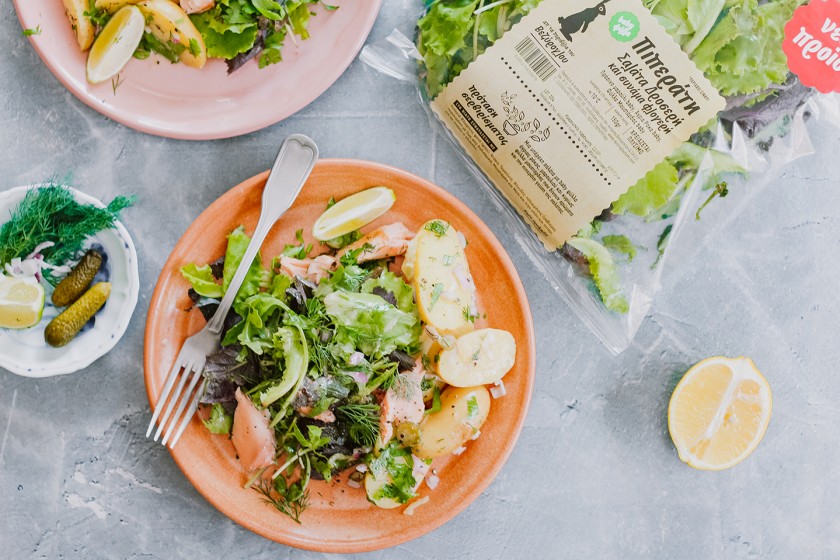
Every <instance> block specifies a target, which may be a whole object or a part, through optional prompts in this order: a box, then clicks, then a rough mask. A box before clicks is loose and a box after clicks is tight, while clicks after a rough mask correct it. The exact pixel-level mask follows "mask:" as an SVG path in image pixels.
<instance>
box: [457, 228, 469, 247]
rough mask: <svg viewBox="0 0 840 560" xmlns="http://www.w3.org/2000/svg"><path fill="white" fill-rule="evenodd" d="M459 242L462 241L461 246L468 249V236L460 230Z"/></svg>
mask: <svg viewBox="0 0 840 560" xmlns="http://www.w3.org/2000/svg"><path fill="white" fill-rule="evenodd" d="M458 243H460V244H461V248H462V249H466V247H467V238H466V237H464V234H463V233H461V232H460V231H459V232H458Z"/></svg>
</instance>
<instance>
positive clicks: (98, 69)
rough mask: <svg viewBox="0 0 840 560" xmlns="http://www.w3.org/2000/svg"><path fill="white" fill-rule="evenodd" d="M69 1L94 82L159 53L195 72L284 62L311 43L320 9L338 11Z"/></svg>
mask: <svg viewBox="0 0 840 560" xmlns="http://www.w3.org/2000/svg"><path fill="white" fill-rule="evenodd" d="M63 1H64V10H65V13H66V14H67V18H68V20H69V23H70V25H71V27H72V29H73V32H74V34H75V36H76V40H77V42H78V45H79V48H80V49H81V50H82V51H89V53H88V59H87V79H88V81H89V82H91V83H94V84H96V83H100V82H104V81H106V80H109V79H111V78H113V77H114V76H115V75H116V74H118V73H119V72H120V70H122V68H123V67H124V66H125V65H126V64H127V63H128V61H129V60H131V58H132V57H134V58H138V59H145V58H148V57H149V56H150V55H151V53H157V54H158V55H160V56H162V57H164V58H166V59H168V60H169V61H170V62H172V63H178V62H181V63H183V64H186V65H187V66H191V67H194V68H203V67H204V65H205V64H206V62H207V59H208V58H220V59H223V60H224V61H225V62H226V63H227V67H228V73H229V74H230V73H232V72H234V71H236V70H237V69H239V68H241V67H242V66H244V65H245V64H246V63H248V62H249V61H250V60H252V59H253V60H256V63H257V64H258V65H259V67H260V68H263V67H265V66H268V65H270V64H276V63H278V62H280V61H281V60H282V50H283V48H284V46H285V45H287V44H288V43H292V44H293V45H297V44H298V42H299V41H302V40H304V39H307V38H309V31H308V24H309V20H310V18H311V17H313V16H315V15H316V14H317V13H318V12H317V11H313V8H316V7H317V6H321V7H322V8H323V9H324V10H327V11H332V10H336V9H338V7H337V6H334V5H331V4H328V3H326V2H324V0H277V1H275V0H180V2H178V1H175V0H63Z"/></svg>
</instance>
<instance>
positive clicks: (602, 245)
mask: <svg viewBox="0 0 840 560" xmlns="http://www.w3.org/2000/svg"><path fill="white" fill-rule="evenodd" d="M546 1H548V0H546ZM606 1H609V0H606ZM539 3H540V2H539V0H433V1H431V2H429V1H427V5H426V11H425V13H424V14H423V15H422V16H421V17H420V18H419V20H418V22H417V27H416V29H415V31H414V40H410V39H409V38H407V37H406V36H405V34H403V33H400V32H399V31H394V32H393V33H392V34H391V35H390V36H389V37H388V38H387V40H385V41H382V42H380V43H378V44H373V45H369V46H368V47H366V48H365V50H364V51H363V53H362V59H363V60H364V61H365V62H366V63H367V64H369V65H370V66H372V67H374V68H376V69H377V70H379V71H381V72H382V73H385V74H387V75H390V76H392V77H395V78H398V79H402V80H406V81H409V82H412V83H414V84H416V85H417V87H418V91H419V93H420V98H421V101H422V102H423V106H424V107H426V108H427V109H428V110H429V115H430V118H431V121H432V123H433V126H435V127H436V128H437V129H438V131H439V132H440V133H441V134H443V135H444V136H447V137H448V138H450V140H451V141H452V142H453V143H454V144H455V146H456V149H457V150H458V151H459V152H460V153H461V155H462V156H463V157H464V159H465V160H466V162H467V164H468V166H469V167H470V168H471V170H472V171H473V172H474V174H475V175H476V177H478V178H479V180H480V183H481V184H482V185H484V187H485V190H486V191H487V192H488V193H489V194H490V195H491V198H492V199H493V201H494V203H495V204H496V206H497V207H498V209H499V210H500V212H501V215H502V216H503V217H504V222H505V223H506V226H507V227H508V228H509V229H510V231H511V232H512V234H513V236H514V237H515V238H516V239H517V241H518V243H519V244H520V246H521V247H522V249H523V250H524V251H525V253H526V254H527V255H528V256H529V258H530V259H531V261H532V262H533V264H534V265H535V266H536V267H537V268H538V269H539V270H541V271H542V273H543V274H544V275H545V277H546V279H547V280H548V281H549V282H550V283H551V284H552V286H553V287H554V288H555V289H556V290H557V291H558V292H559V293H561V294H562V295H563V296H564V298H565V300H566V301H567V302H568V304H569V305H570V306H571V307H572V308H573V310H574V311H575V312H576V313H577V314H578V315H579V316H580V317H581V318H582V319H583V320H584V321H585V323H586V324H587V325H588V326H589V327H590V328H591V329H592V330H593V331H594V332H595V333H596V334H597V335H598V336H599V337H600V338H601V340H602V341H603V342H604V343H605V344H606V345H607V347H608V348H609V349H610V350H611V351H612V352H614V353H618V352H621V351H622V350H624V349H625V348H626V347H627V346H628V345H629V344H630V342H631V341H632V339H633V337H634V335H635V333H636V331H637V330H638V328H639V326H640V325H641V323H642V321H643V319H644V318H645V316H646V315H647V313H648V310H649V309H650V306H651V304H652V301H653V298H654V295H655V293H656V291H657V289H658V287H659V283H660V277H661V274H662V271H663V268H664V266H665V264H666V262H667V260H668V256H669V254H670V253H671V251H670V250H669V247H671V248H673V247H674V246H675V239H676V238H677V236H678V234H679V235H680V236H681V235H683V233H682V232H683V230H686V229H688V230H694V231H695V232H696V231H698V230H702V229H704V228H708V225H709V224H714V220H710V219H708V218H707V216H708V215H710V214H713V215H715V216H716V218H715V219H718V218H717V217H718V216H721V215H723V216H725V215H727V214H731V213H732V212H734V211H736V210H737V207H739V205H737V204H732V205H730V204H729V201H730V200H731V199H733V198H738V195H739V194H741V192H749V193H750V195H751V196H755V195H756V193H757V192H759V189H760V188H763V186H764V185H766V184H767V183H768V182H769V180H770V179H771V178H773V177H774V176H776V175H777V174H778V173H779V171H780V169H781V168H782V167H784V166H785V165H786V164H788V163H790V162H791V161H793V160H795V159H797V158H799V157H801V156H803V155H806V154H808V153H811V152H812V151H813V148H812V145H811V142H810V140H809V136H808V133H809V129H811V128H812V126H813V123H815V122H816V121H817V120H818V119H820V118H825V117H826V116H828V117H831V118H832V119H833V120H834V122H835V124H836V117H837V101H836V98H835V96H834V95H833V94H832V95H824V94H820V93H818V92H816V91H815V90H812V89H810V88H807V87H805V86H803V85H802V84H801V83H800V82H799V80H798V79H797V78H796V76H794V75H793V74H791V73H790V72H789V70H788V66H787V59H786V56H785V54H784V52H783V51H782V41H783V39H784V27H785V24H786V23H787V22H788V21H789V20H790V19H791V17H792V14H793V12H794V10H796V9H797V8H798V7H799V6H800V5H802V4H805V3H806V2H805V1H804V0H767V1H758V0H643V1H642V4H643V6H644V8H646V9H648V10H649V11H650V12H651V13H652V14H653V15H654V16H655V18H656V20H657V21H658V22H659V23H660V24H661V25H662V26H663V27H664V29H665V30H666V31H667V33H668V34H669V35H670V36H671V37H672V38H673V39H674V40H675V41H676V42H677V43H678V44H679V46H680V47H681V49H682V50H683V52H685V53H686V54H688V55H689V58H690V59H691V60H692V61H693V62H694V63H695V64H696V66H697V67H698V68H699V70H700V71H702V72H703V74H704V75H705V76H706V78H708V80H709V81H710V82H711V85H712V86H713V87H714V88H716V89H717V90H718V91H719V92H720V94H721V95H722V96H723V97H724V98H725V101H726V108H725V109H724V110H723V111H722V112H720V113H718V116H717V118H716V119H714V120H713V121H712V122H709V124H708V125H706V126H705V127H703V128H701V129H700V130H699V131H698V132H697V133H695V134H693V135H692V136H691V137H690V139H689V140H688V141H687V142H685V143H683V144H682V145H681V146H680V147H679V148H678V149H677V150H676V151H675V152H674V153H673V154H672V155H671V156H669V157H668V158H667V159H665V161H662V162H661V163H659V164H658V165H656V167H655V168H653V169H652V170H650V171H649V172H648V173H647V175H645V176H644V177H643V178H642V179H641V180H639V181H638V182H637V183H636V184H635V185H634V186H632V187H630V189H629V190H628V191H627V192H626V193H625V194H623V195H621V197H619V198H618V199H617V200H615V201H614V202H613V203H612V204H611V205H610V206H609V207H608V208H606V209H605V210H604V211H603V212H602V213H601V214H600V215H598V216H597V217H594V219H593V220H592V222H591V223H590V224H589V225H588V226H586V227H584V228H582V229H581V230H580V231H579V232H578V233H577V235H575V236H574V237H572V238H570V239H568V241H567V242H566V243H565V244H563V245H562V246H561V247H558V248H556V249H554V250H549V249H548V248H546V246H545V245H544V243H542V242H541V241H540V240H539V239H538V237H537V235H535V234H534V232H533V231H532V229H531V227H529V225H528V224H527V223H526V222H525V221H523V219H522V218H521V217H520V215H519V214H518V213H517V211H516V210H515V209H514V207H513V206H512V205H511V204H510V203H509V202H508V200H506V198H505V196H504V195H503V194H502V193H501V192H500V191H499V190H498V189H496V188H495V187H494V185H493V182H492V181H491V180H490V179H489V178H488V176H487V175H486V174H485V173H483V172H482V171H481V169H479V167H478V165H476V163H475V162H474V161H473V160H472V159H471V158H470V156H469V155H468V154H467V153H466V151H464V150H463V149H462V148H461V146H460V145H459V144H458V142H457V140H455V138H454V136H453V135H452V134H451V133H450V132H449V130H448V129H447V128H446V127H445V126H444V125H443V124H442V123H441V122H440V120H439V119H438V118H437V116H436V115H434V114H433V112H432V111H431V109H430V108H429V103H430V102H431V100H432V99H434V98H435V97H436V96H437V95H438V94H440V92H441V91H442V90H443V89H444V88H445V87H446V86H447V84H449V83H450V82H451V81H452V80H453V79H454V78H455V77H456V76H457V75H459V74H460V73H461V72H462V71H463V70H465V69H466V68H467V67H468V66H469V65H470V64H471V63H472V62H473V61H474V60H475V59H476V58H477V57H479V56H481V55H482V53H483V52H484V51H485V49H487V48H488V47H489V46H491V45H492V44H494V42H495V41H496V40H498V39H499V38H501V37H502V36H503V35H504V34H505V33H506V32H508V31H509V30H510V29H511V28H512V27H513V26H514V25H516V24H517V22H518V21H519V20H520V19H521V18H522V17H523V16H524V15H526V14H528V13H529V12H530V11H531V10H533V9H534V8H536V6H537V5H538V4H539ZM569 4H573V7H574V9H579V8H580V7H581V6H578V5H577V3H569ZM604 4H605V2H602V3H601V4H598V5H597V6H595V7H593V8H590V9H589V10H588V11H587V10H584V11H583V12H581V14H585V13H587V12H588V13H589V16H590V17H589V19H590V21H591V19H592V17H597V15H598V14H597V13H596V12H597V10H601V13H604V10H603V5H604ZM587 5H588V4H587ZM592 10H595V11H596V12H593V11H592ZM561 23H562V22H561ZM585 29H586V27H585V24H584V27H583V30H584V31H585ZM567 38H568V37H567ZM503 109H504V110H505V111H506V112H507V113H508V115H507V116H508V121H511V120H512V121H514V123H516V118H513V119H511V116H512V115H511V113H510V112H509V109H510V107H508V105H507V104H505V107H504V108H503ZM514 110H515V109H514ZM513 117H516V115H513ZM520 118H521V115H520ZM829 120H831V119H829ZM519 126H523V127H525V126H529V122H528V121H519ZM538 128H539V123H538V122H537V123H534V126H533V130H534V131H536V129H538ZM730 193H732V196H728V195H730ZM698 220H699V221H698ZM693 235H696V233H693ZM686 237H690V236H686ZM680 246H682V244H680Z"/></svg>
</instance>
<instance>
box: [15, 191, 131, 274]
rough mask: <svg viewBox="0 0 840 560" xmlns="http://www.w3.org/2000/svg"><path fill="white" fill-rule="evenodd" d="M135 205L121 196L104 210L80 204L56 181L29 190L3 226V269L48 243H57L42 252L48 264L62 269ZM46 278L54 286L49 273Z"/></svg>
mask: <svg viewBox="0 0 840 560" xmlns="http://www.w3.org/2000/svg"><path fill="white" fill-rule="evenodd" d="M133 203H134V197H126V196H118V197H116V198H114V200H112V201H111V203H110V204H108V206H106V207H105V208H99V207H97V206H94V205H92V204H81V203H79V202H77V201H76V198H75V197H74V196H73V193H72V192H71V191H70V189H69V188H67V186H65V185H63V184H61V183H59V182H57V181H53V180H50V181H47V182H45V183H44V184H42V185H41V186H40V187H37V188H33V189H30V190H29V191H27V193H26V195H25V196H24V198H23V200H22V201H21V203H20V204H19V205H18V207H17V208H16V209H15V210H14V211H13V212H12V214H11V217H10V219H9V221H8V222H6V223H4V224H3V225H2V226H0V267H2V266H3V265H5V264H6V263H8V262H10V261H11V260H12V259H14V258H25V257H26V256H27V255H29V254H30V253H31V252H32V251H33V250H34V249H35V247H37V246H38V245H40V244H41V243H43V242H45V241H52V242H53V243H55V245H53V246H52V247H48V248H46V249H43V250H42V251H41V254H43V256H44V260H45V261H46V262H48V263H50V264H53V265H56V266H61V265H63V264H66V263H68V262H70V261H73V260H75V259H76V258H77V257H78V256H79V254H80V253H81V252H82V250H83V248H84V243H85V240H86V239H87V238H88V237H90V236H92V235H95V234H96V233H98V232H100V231H102V230H106V229H111V228H113V227H114V224H115V222H116V221H117V220H118V219H119V215H120V212H121V211H122V210H124V209H125V208H128V207H129V206H131V205H132V204H133ZM43 274H44V277H45V278H46V279H47V281H49V282H50V283H55V281H56V279H55V278H53V277H52V275H51V274H50V271H49V270H44V271H43Z"/></svg>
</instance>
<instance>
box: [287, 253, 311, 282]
mask: <svg viewBox="0 0 840 560" xmlns="http://www.w3.org/2000/svg"><path fill="white" fill-rule="evenodd" d="M310 264H312V261H311V260H310V259H295V258H292V257H286V256H282V257H280V271H281V272H283V274H285V275H286V276H288V277H289V278H294V277H295V276H300V277H301V278H306V275H307V273H308V272H309V265H310Z"/></svg>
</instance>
